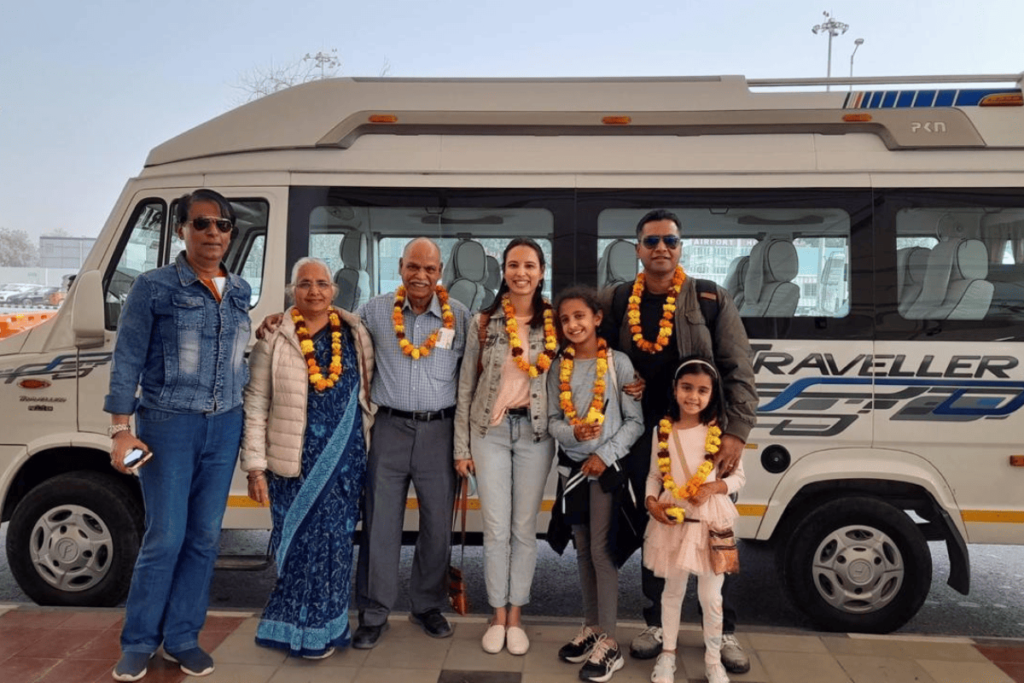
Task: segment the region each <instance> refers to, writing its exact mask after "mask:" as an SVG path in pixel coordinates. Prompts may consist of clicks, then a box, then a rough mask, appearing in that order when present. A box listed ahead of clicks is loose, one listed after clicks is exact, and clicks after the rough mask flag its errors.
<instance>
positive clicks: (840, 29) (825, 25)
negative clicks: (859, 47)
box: [811, 12, 850, 91]
mask: <svg viewBox="0 0 1024 683" xmlns="http://www.w3.org/2000/svg"><path fill="white" fill-rule="evenodd" d="M822 14H824V15H825V21H823V22H821V23H820V24H818V25H817V26H815V27H814V28H812V29H811V31H812V32H813V33H814V34H815V35H818V34H819V33H827V34H828V71H827V72H826V73H827V77H828V78H832V38H834V37H835V36H838V35H841V34H843V33H846V32H847V31H848V30H849V28H850V25H849V24H844V23H843V22H841V21H838V20H836V18H835V17H833V16H831V15H830V14H829V13H828V12H822ZM825 90H826V91H828V90H832V84H831V83H828V84H826V86H825Z"/></svg>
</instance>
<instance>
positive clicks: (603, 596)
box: [563, 478, 619, 640]
mask: <svg viewBox="0 0 1024 683" xmlns="http://www.w3.org/2000/svg"><path fill="white" fill-rule="evenodd" d="M564 483H565V482H564V478H563V484H564ZM588 483H589V485H590V523H589V524H574V525H573V527H572V533H573V536H574V537H575V539H576V564H577V565H579V569H580V586H581V588H582V591H583V620H584V622H585V623H586V625H587V626H590V627H591V628H592V629H593V630H594V631H595V632H596V633H606V634H608V637H609V638H611V639H612V640H615V625H616V623H617V622H618V618H619V571H618V570H617V569H616V568H615V562H614V561H613V560H612V556H611V552H609V548H608V529H609V527H610V526H611V523H612V512H613V510H612V495H611V494H610V493H605V492H604V491H602V490H601V484H600V483H599V482H597V481H590V482H588Z"/></svg>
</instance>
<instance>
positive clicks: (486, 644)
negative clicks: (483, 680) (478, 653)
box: [480, 624, 505, 655]
mask: <svg viewBox="0 0 1024 683" xmlns="http://www.w3.org/2000/svg"><path fill="white" fill-rule="evenodd" d="M480 646H481V647H482V648H483V649H484V652H486V653H488V654H492V655H496V654H498V653H499V652H501V651H502V649H504V647H505V627H504V626H502V625H501V624H491V625H490V627H488V629H487V632H486V633H484V637H483V639H481V641H480Z"/></svg>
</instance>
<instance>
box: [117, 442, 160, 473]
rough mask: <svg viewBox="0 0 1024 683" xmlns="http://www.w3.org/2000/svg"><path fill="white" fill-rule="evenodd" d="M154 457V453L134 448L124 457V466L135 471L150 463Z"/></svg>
mask: <svg viewBox="0 0 1024 683" xmlns="http://www.w3.org/2000/svg"><path fill="white" fill-rule="evenodd" d="M152 457H153V453H152V451H144V450H142V449H141V448H133V449H132V450H130V451H128V454H127V455H125V456H124V466H125V467H126V468H127V469H129V470H131V471H133V472H134V471H135V470H137V469H139V468H140V467H142V466H143V465H145V464H146V463H147V462H149V460H150V458H152Z"/></svg>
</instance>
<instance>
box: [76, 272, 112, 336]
mask: <svg viewBox="0 0 1024 683" xmlns="http://www.w3.org/2000/svg"><path fill="white" fill-rule="evenodd" d="M71 290H72V291H71V292H69V293H68V297H69V298H71V297H73V298H74V301H73V303H72V308H71V329H72V330H73V331H74V334H75V346H76V347H78V348H80V349H87V348H92V347H95V346H103V342H104V338H105V336H106V326H105V324H104V317H103V281H102V278H101V277H100V271H98V270H89V271H86V272H84V273H81V274H80V275H79V276H78V277H77V278H75V282H74V284H73V285H72V286H71Z"/></svg>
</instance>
